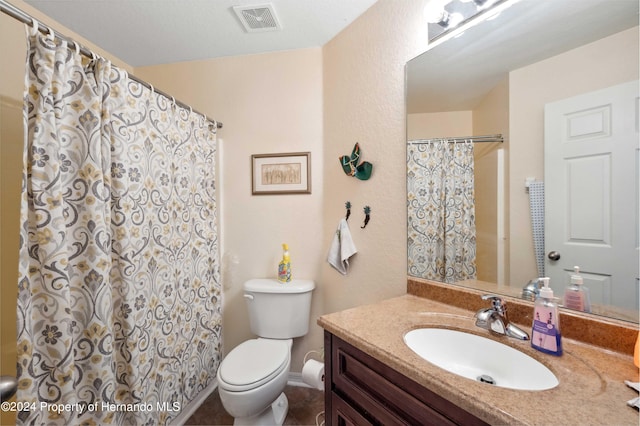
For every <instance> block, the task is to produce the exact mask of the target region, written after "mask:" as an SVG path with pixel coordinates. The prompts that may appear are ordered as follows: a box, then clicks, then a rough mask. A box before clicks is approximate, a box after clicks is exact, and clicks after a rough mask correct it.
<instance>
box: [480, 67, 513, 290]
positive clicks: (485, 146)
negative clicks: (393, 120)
mask: <svg viewBox="0 0 640 426" xmlns="http://www.w3.org/2000/svg"><path fill="white" fill-rule="evenodd" d="M472 134H473V135H493V134H501V135H502V137H503V139H504V142H503V143H502V144H495V143H477V144H475V146H474V156H475V198H476V234H477V237H476V241H477V259H476V263H477V266H478V279H479V280H481V281H487V282H492V283H497V284H498V285H504V284H505V278H506V275H507V273H508V268H509V260H508V258H507V250H506V248H507V245H506V244H507V242H506V239H505V232H506V229H507V228H506V227H507V225H508V224H507V223H506V212H505V209H506V206H507V205H508V200H507V199H506V195H507V189H506V182H505V174H506V173H507V171H506V164H505V161H504V157H505V155H504V152H505V151H507V150H508V149H509V83H508V80H507V79H506V78H505V79H503V80H502V81H501V82H500V83H498V84H497V85H496V86H495V87H494V88H493V89H492V90H491V91H490V92H489V93H488V94H487V95H486V96H485V97H484V98H483V99H482V101H481V102H480V104H479V105H477V106H476V107H475V108H474V110H473V133H472ZM501 158H502V160H501Z"/></svg>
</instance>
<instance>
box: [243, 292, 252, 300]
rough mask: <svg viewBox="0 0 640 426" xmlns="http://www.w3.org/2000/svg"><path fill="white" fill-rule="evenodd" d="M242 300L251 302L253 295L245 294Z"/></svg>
mask: <svg viewBox="0 0 640 426" xmlns="http://www.w3.org/2000/svg"><path fill="white" fill-rule="evenodd" d="M244 298H245V299H249V300H253V294H249V293H245V294H244Z"/></svg>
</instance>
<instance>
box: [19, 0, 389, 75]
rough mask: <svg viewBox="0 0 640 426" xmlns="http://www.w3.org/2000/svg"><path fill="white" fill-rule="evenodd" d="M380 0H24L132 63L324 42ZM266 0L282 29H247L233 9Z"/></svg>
mask: <svg viewBox="0 0 640 426" xmlns="http://www.w3.org/2000/svg"><path fill="white" fill-rule="evenodd" d="M376 1H377V0H271V2H265V1H261V0H91V1H88V0H25V2H26V3H28V4H29V5H31V6H33V7H35V8H36V9H39V10H40V11H42V12H44V13H45V14H47V15H48V16H50V17H51V18H53V19H55V20H56V21H58V22H60V23H61V24H62V25H64V26H66V27H67V28H69V29H71V30H73V31H75V32H76V33H78V34H80V35H81V36H83V37H85V38H86V39H88V40H91V41H92V42H93V43H95V44H96V45H98V46H100V47H101V48H102V49H104V50H106V51H108V52H110V53H112V54H113V55H115V56H117V57H118V58H120V59H122V60H123V61H125V62H126V63H127V64H129V65H131V66H134V67H139V66H147V65H157V64H166V63H173V62H183V61H193V60H204V59H210V58H216V57H222V56H236V55H247V54H255V53H264V52H273V51H279V50H290V49H300V48H308V47H320V46H323V45H324V44H325V43H327V42H328V41H329V40H331V39H332V38H333V37H334V36H335V35H336V34H338V33H339V32H340V31H342V30H343V29H344V28H345V27H346V26H348V25H349V24H350V23H351V22H353V21H354V20H355V19H356V18H357V17H358V16H360V15H361V14H362V13H363V12H365V11H366V10H367V9H368V8H369V7H370V6H371V5H373V4H374V3H375V2H376ZM265 4H270V5H271V6H272V7H273V8H274V9H275V13H276V15H277V18H278V20H279V22H280V24H281V26H282V29H281V30H278V31H270V32H258V33H248V32H246V31H245V29H244V27H243V26H242V24H241V23H240V20H239V18H238V16H237V15H236V13H235V12H234V10H233V7H234V6H256V7H258V6H261V5H265ZM45 24H46V22H45ZM54 29H56V30H58V29H57V28H54Z"/></svg>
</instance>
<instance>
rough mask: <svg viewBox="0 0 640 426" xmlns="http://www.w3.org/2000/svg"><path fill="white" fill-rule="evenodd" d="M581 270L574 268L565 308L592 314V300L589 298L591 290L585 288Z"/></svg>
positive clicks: (565, 298)
mask: <svg viewBox="0 0 640 426" xmlns="http://www.w3.org/2000/svg"><path fill="white" fill-rule="evenodd" d="M583 284H584V281H583V279H582V276H581V275H580V268H579V267H578V266H574V267H573V275H571V283H570V284H569V287H567V289H566V290H565V292H564V306H565V307H566V308H569V309H575V310H577V311H582V312H591V300H590V298H589V288H587V287H585V286H584V285H583Z"/></svg>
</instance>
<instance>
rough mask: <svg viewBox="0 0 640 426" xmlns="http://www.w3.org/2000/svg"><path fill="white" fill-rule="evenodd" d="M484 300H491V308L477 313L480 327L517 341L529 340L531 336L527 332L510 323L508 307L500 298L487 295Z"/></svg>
mask: <svg viewBox="0 0 640 426" xmlns="http://www.w3.org/2000/svg"><path fill="white" fill-rule="evenodd" d="M482 300H491V307H490V308H486V309H480V310H479V311H478V312H476V315H475V318H476V325H477V326H478V327H481V328H485V329H487V330H490V331H493V332H494V333H498V334H504V335H506V336H509V337H514V338H516V339H520V340H529V335H528V334H527V332H526V331H523V330H521V329H520V328H518V327H517V326H515V325H514V324H511V323H510V322H509V317H508V316H507V306H506V305H505V302H504V301H503V300H502V299H501V298H500V297H499V296H496V295H495V294H485V295H483V296H482Z"/></svg>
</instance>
